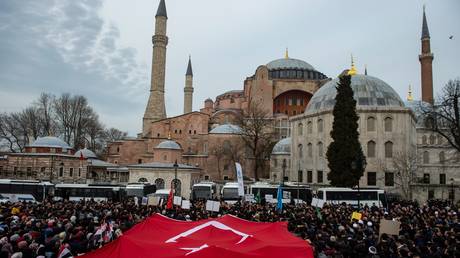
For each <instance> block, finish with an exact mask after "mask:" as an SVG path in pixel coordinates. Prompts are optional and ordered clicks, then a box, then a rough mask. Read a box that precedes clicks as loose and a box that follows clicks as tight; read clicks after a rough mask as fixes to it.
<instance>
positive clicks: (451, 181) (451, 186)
mask: <svg viewBox="0 0 460 258" xmlns="http://www.w3.org/2000/svg"><path fill="white" fill-rule="evenodd" d="M450 192H451V201H452V206H454V198H455V192H454V178H451V179H450Z"/></svg>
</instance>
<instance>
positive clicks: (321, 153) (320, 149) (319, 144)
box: [318, 142, 324, 157]
mask: <svg viewBox="0 0 460 258" xmlns="http://www.w3.org/2000/svg"><path fill="white" fill-rule="evenodd" d="M323 152H324V150H323V143H322V142H318V156H319V157H322V156H323Z"/></svg>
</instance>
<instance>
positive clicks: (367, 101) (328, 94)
mask: <svg viewBox="0 0 460 258" xmlns="http://www.w3.org/2000/svg"><path fill="white" fill-rule="evenodd" d="M338 82H339V78H336V79H334V80H332V81H330V82H328V83H326V84H324V85H323V86H322V87H321V88H320V89H319V90H318V91H317V92H316V93H315V94H314V95H313V97H312V99H311V100H310V102H309V103H308V106H307V109H306V111H305V113H306V114H311V113H315V112H318V111H323V110H329V109H332V108H333V107H334V105H335V96H336V94H337V89H336V87H337V83H338ZM351 87H352V89H353V91H354V98H355V100H356V107H363V108H365V107H404V103H403V102H402V100H401V98H400V97H399V95H398V93H396V91H395V90H394V89H393V88H392V87H391V86H390V85H388V84H387V83H386V82H384V81H382V80H380V79H378V78H376V77H372V76H368V75H362V74H356V75H352V76H351Z"/></svg>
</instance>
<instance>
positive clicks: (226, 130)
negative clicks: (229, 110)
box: [209, 124, 241, 134]
mask: <svg viewBox="0 0 460 258" xmlns="http://www.w3.org/2000/svg"><path fill="white" fill-rule="evenodd" d="M209 133H210V134H240V133H241V128H240V127H239V126H237V125H232V124H223V125H219V126H217V127H216V128H214V129H212V130H211V131H210V132H209Z"/></svg>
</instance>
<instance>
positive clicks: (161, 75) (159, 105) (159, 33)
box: [142, 0, 168, 136]
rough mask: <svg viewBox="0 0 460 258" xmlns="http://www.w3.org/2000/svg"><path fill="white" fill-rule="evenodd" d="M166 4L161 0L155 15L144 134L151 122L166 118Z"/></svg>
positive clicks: (146, 132)
mask: <svg viewBox="0 0 460 258" xmlns="http://www.w3.org/2000/svg"><path fill="white" fill-rule="evenodd" d="M167 20H168V15H167V14H166V5H165V1H164V0H160V4H159V5H158V10H157V14H156V15H155V35H153V37H152V43H153V56H152V78H151V82H150V97H149V101H148V103H147V107H146V108H145V113H144V119H143V126H142V134H143V135H144V136H146V135H147V134H148V133H149V125H150V123H151V122H154V121H158V120H160V119H164V118H166V108H165V98H164V93H165V66H166V45H168V37H167V36H166V22H167Z"/></svg>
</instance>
